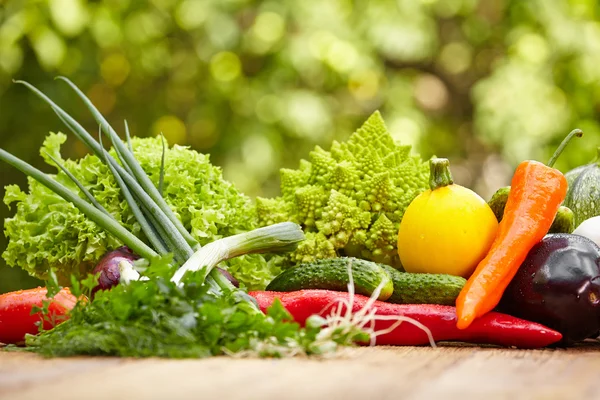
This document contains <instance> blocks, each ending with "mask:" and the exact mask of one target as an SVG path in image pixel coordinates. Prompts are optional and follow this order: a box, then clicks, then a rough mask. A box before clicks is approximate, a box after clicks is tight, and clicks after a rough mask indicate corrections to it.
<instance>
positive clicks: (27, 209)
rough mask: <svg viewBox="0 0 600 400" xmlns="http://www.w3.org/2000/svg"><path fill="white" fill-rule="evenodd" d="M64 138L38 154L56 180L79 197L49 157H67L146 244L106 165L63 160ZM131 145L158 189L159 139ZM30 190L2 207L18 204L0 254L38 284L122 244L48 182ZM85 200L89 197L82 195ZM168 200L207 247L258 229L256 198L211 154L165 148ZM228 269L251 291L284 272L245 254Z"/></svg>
mask: <svg viewBox="0 0 600 400" xmlns="http://www.w3.org/2000/svg"><path fill="white" fill-rule="evenodd" d="M65 140H66V136H65V135H64V134H62V133H51V134H49V135H48V137H47V138H46V140H45V141H44V145H43V146H42V149H41V150H40V154H41V155H42V157H43V158H44V160H45V161H46V163H48V164H49V165H50V166H52V167H53V168H54V169H55V170H56V175H55V179H56V180H57V181H59V182H60V183H62V184H63V185H65V186H67V187H69V188H70V189H71V190H73V191H74V192H76V193H79V189H78V188H77V186H76V185H75V184H73V183H72V182H71V181H70V179H69V178H68V177H67V175H66V174H65V173H63V172H62V171H60V170H58V169H57V167H56V165H55V164H54V162H53V161H52V160H51V159H50V158H49V157H48V156H47V154H51V155H52V156H53V157H55V158H56V159H59V160H62V161H61V162H63V163H64V165H65V167H66V168H67V169H68V170H69V171H70V172H71V173H72V174H73V175H74V176H75V177H76V178H77V179H78V180H79V181H80V182H82V183H83V185H84V186H85V187H86V188H87V189H88V190H89V191H90V192H91V193H92V195H93V196H94V197H95V198H96V199H97V200H98V202H99V203H100V204H101V205H102V206H103V207H104V208H106V210H108V212H110V213H111V214H112V215H113V216H114V217H115V218H116V219H117V220H118V221H119V222H121V223H122V224H123V225H124V226H125V227H126V228H127V229H128V230H130V231H131V232H132V233H133V234H135V235H136V236H138V237H140V238H141V239H142V240H146V238H145V237H144V235H143V233H142V232H141V230H140V227H139V224H138V223H137V222H136V221H135V218H134V216H133V214H132V212H131V210H130V208H129V206H128V204H127V202H126V201H125V200H124V198H123V197H122V195H121V191H120V189H119V188H118V186H117V184H116V182H115V180H114V179H113V177H112V175H111V173H110V171H109V169H108V167H106V166H105V165H104V164H103V163H102V162H101V161H100V160H99V159H98V158H97V157H96V156H93V155H87V156H85V157H83V158H81V159H79V160H63V159H62V157H61V154H60V146H61V145H62V144H63V143H64V142H65ZM132 145H133V150H134V154H135V156H136V158H137V159H138V161H139V163H140V165H141V166H142V168H143V169H144V170H145V171H146V173H147V174H148V176H149V177H150V179H151V180H152V181H153V182H154V183H155V184H156V185H157V184H158V181H159V177H160V165H161V157H162V140H161V138H160V137H157V138H133V140H132ZM113 155H114V153H113ZM28 186H29V188H28V190H27V191H22V190H21V189H19V188H18V187H17V186H16V185H11V186H8V187H7V188H6V193H5V196H4V202H5V203H6V204H7V205H8V206H9V207H11V206H16V213H15V215H14V216H13V217H11V218H7V219H6V220H5V223H4V230H5V235H6V236H7V237H8V239H9V243H8V246H7V248H6V250H5V251H4V253H3V254H2V257H3V258H4V259H5V260H6V262H7V264H8V265H10V266H13V267H15V266H17V267H21V268H23V269H24V270H25V271H27V272H28V273H29V274H30V275H32V276H35V277H37V278H41V279H46V278H47V274H48V272H49V270H50V268H56V269H57V270H58V274H59V278H60V279H61V281H63V282H64V281H65V280H67V279H69V277H70V275H71V274H74V275H76V276H84V274H86V273H88V272H89V271H90V270H91V269H92V268H93V266H94V265H95V263H96V262H97V261H98V260H99V259H100V258H101V257H102V255H103V254H104V253H106V252H107V251H108V250H111V249H113V248H116V247H118V246H120V245H121V243H119V241H118V240H116V239H115V238H113V237H112V236H110V235H108V234H107V233H105V232H104V230H102V229H101V228H99V227H98V226H97V225H96V224H95V223H93V222H92V221H89V220H88V219H87V218H86V217H85V216H84V215H83V214H82V213H81V212H79V210H78V209H77V208H76V207H75V206H73V205H72V204H71V203H68V202H66V201H64V200H63V199H62V198H60V197H59V196H58V195H56V194H54V193H53V192H52V191H50V190H49V189H47V188H46V187H44V186H43V185H41V184H39V183H38V182H36V181H34V180H33V179H29V180H28ZM80 196H81V197H82V198H84V196H83V194H82V193H80ZM163 196H164V198H165V200H166V201H167V203H168V204H169V205H170V206H171V208H172V209H173V211H174V212H175V214H176V215H177V216H178V218H179V219H180V220H181V221H182V222H183V224H184V226H185V227H186V228H187V229H188V230H189V231H190V232H191V233H192V235H193V236H194V237H195V238H196V239H198V241H199V242H200V244H202V245H204V244H206V243H209V242H212V241H213V240H216V239H219V238H222V237H225V236H230V235H233V234H236V233H240V232H244V231H248V230H251V229H254V228H255V227H256V222H255V221H256V213H255V209H254V206H253V203H252V202H251V200H250V199H249V198H248V197H247V196H245V195H244V194H242V193H240V192H239V191H238V190H237V189H236V188H235V187H234V186H233V184H232V183H230V182H228V181H226V180H224V179H223V177H222V173H221V169H220V168H218V167H216V166H214V165H212V164H211V163H210V160H209V157H208V156H207V155H205V154H201V153H198V152H196V151H193V150H191V149H189V148H187V147H183V146H177V145H176V146H173V147H172V148H168V150H167V151H166V154H165V171H164V187H163ZM228 265H231V268H230V269H231V272H232V273H233V274H234V275H235V276H236V278H237V279H238V280H240V282H241V283H242V284H244V285H245V286H246V287H248V288H250V289H260V288H264V286H266V284H267V283H268V282H269V281H270V280H271V279H272V278H273V277H274V276H275V275H276V274H277V273H278V272H279V269H278V268H277V267H276V266H274V265H273V263H271V262H267V260H266V259H265V258H264V257H263V256H258V255H250V256H242V257H239V258H238V259H236V260H232V261H230V262H229V263H228ZM225 267H226V268H228V267H227V266H225Z"/></svg>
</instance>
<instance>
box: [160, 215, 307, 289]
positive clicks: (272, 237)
mask: <svg viewBox="0 0 600 400" xmlns="http://www.w3.org/2000/svg"><path fill="white" fill-rule="evenodd" d="M302 240H304V234H303V233H302V229H301V228H300V226H299V225H297V224H294V223H292V222H281V223H278V224H274V225H269V226H265V227H263V228H258V229H254V230H252V231H250V232H244V233H240V234H238V235H233V236H228V237H226V238H223V239H219V240H216V241H214V242H211V243H209V244H207V245H205V246H204V247H202V248H201V249H200V250H198V251H196V252H195V253H194V255H192V256H191V257H190V258H189V259H188V260H187V261H186V262H185V264H183V265H182V266H181V267H180V268H179V269H178V270H177V272H175V274H174V275H173V278H172V279H171V281H172V282H175V283H177V284H179V283H180V282H181V279H182V278H183V276H184V275H185V274H186V273H187V272H188V271H199V270H200V269H202V268H204V272H203V273H204V277H205V278H206V277H207V276H208V275H209V273H210V272H211V270H212V269H213V267H215V266H216V265H217V264H218V263H220V262H222V261H225V260H228V259H230V258H233V257H238V256H240V255H243V254H254V253H265V252H269V253H271V252H287V251H291V250H294V249H295V248H296V246H297V245H298V243H299V242H301V241H302Z"/></svg>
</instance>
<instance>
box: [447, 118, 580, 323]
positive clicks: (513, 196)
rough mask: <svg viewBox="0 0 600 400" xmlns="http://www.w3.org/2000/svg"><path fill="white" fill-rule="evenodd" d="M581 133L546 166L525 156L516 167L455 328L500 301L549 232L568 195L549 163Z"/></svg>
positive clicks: (562, 179)
mask: <svg viewBox="0 0 600 400" xmlns="http://www.w3.org/2000/svg"><path fill="white" fill-rule="evenodd" d="M582 135H583V133H582V132H581V130H579V129H575V130H573V131H572V132H571V133H569V135H567V137H566V138H565V139H564V140H563V141H562V143H561V144H560V146H559V147H558V149H556V152H555V153H554V155H553V156H552V158H551V159H550V161H549V162H548V165H544V164H542V163H540V162H538V161H530V160H529V161H523V162H522V163H521V164H519V166H518V167H517V169H516V171H515V174H514V176H513V179H512V182H511V189H510V194H509V196H508V200H507V201H506V207H505V208H504V216H503V217H502V221H501V222H500V224H499V225H498V234H497V236H496V239H495V240H494V242H493V243H492V246H491V248H490V250H489V252H488V254H487V255H486V257H485V258H484V259H483V260H481V262H480V263H479V265H477V268H476V269H475V272H474V273H473V275H471V277H470V278H469V279H468V281H467V283H466V285H465V286H464V287H463V289H462V290H461V292H460V294H459V295H458V298H457V299H456V314H457V317H458V322H457V324H456V325H457V327H458V328H460V329H465V328H467V327H468V326H469V325H470V324H471V322H473V320H474V319H475V318H477V317H481V316H482V315H484V314H485V313H487V312H489V311H491V310H492V309H493V308H494V307H496V306H497V305H498V303H499V302H500V299H501V297H502V294H503V293H504V290H505V289H506V287H507V286H508V284H509V283H510V281H511V280H512V279H513V277H514V276H515V274H516V273H517V271H518V270H519V267H520V266H521V264H522V263H523V261H525V258H526V257H527V253H529V251H530V250H531V248H532V247H533V246H534V245H535V244H536V243H538V242H539V241H540V240H542V239H543V238H544V236H545V235H546V234H547V233H548V230H549V229H550V226H551V225H552V222H553V221H554V217H555V216H556V213H557V212H558V208H559V207H560V205H561V203H562V202H563V200H564V199H565V197H566V195H567V179H566V178H565V176H564V175H563V174H562V173H561V172H560V171H558V170H557V169H554V168H552V166H553V165H554V162H555V161H556V159H557V158H558V156H559V155H560V153H562V151H563V149H564V148H565V146H566V145H567V143H568V142H569V141H570V140H571V139H572V138H573V137H574V136H578V137H580V136H582Z"/></svg>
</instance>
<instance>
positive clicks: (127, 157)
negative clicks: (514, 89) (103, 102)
mask: <svg viewBox="0 0 600 400" xmlns="http://www.w3.org/2000/svg"><path fill="white" fill-rule="evenodd" d="M58 79H60V80H63V81H65V82H66V83H67V84H68V85H69V86H70V87H71V89H73V91H74V92H75V93H76V94H77V95H78V96H79V97H80V98H81V100H82V101H83V102H84V104H85V105H86V106H87V108H88V109H89V111H90V112H91V113H92V115H93V116H94V118H95V119H96V122H98V123H99V124H101V125H103V126H104V128H105V130H106V131H107V132H108V135H109V137H110V139H111V141H112V142H113V146H114V147H115V149H116V150H118V151H119V152H121V153H122V155H123V157H124V158H123V159H122V160H121V161H123V162H124V164H125V163H126V164H127V165H128V166H129V168H131V170H132V171H133V173H134V175H135V177H136V178H137V180H138V183H139V184H140V185H141V186H142V188H144V190H145V191H146V192H147V193H148V195H149V196H150V197H151V198H152V200H154V201H155V202H156V204H157V205H158V206H159V207H160V208H161V210H162V211H163V212H164V213H165V215H166V216H167V217H168V218H169V219H170V220H171V222H172V223H173V224H174V225H175V227H176V228H177V230H178V231H179V232H180V233H181V235H182V236H183V238H184V239H185V240H186V242H187V243H188V244H189V245H190V246H192V247H195V246H198V241H197V240H196V239H194V238H193V237H192V235H190V233H189V232H188V231H187V230H186V229H185V227H184V226H183V224H182V223H181V221H179V219H177V217H176V216H175V213H173V211H172V210H171V208H170V207H169V205H168V204H167V202H166V201H165V200H164V199H163V197H162V196H161V195H160V193H159V192H158V190H157V189H156V187H155V186H154V184H153V183H152V181H151V180H150V178H149V177H148V175H146V173H145V172H144V170H143V169H142V167H141V166H140V165H139V163H138V162H137V160H136V159H135V157H134V156H133V154H132V153H131V152H129V151H128V150H127V148H126V147H125V146H124V145H123V143H122V142H121V140H120V139H119V137H118V136H117V133H116V132H115V130H114V129H113V128H112V126H110V124H109V123H108V121H107V120H106V119H105V118H104V116H103V115H102V114H101V113H100V111H98V109H97V108H96V107H95V106H94V105H93V104H92V102H91V101H90V99H88V98H87V96H86V95H85V94H83V92H82V91H81V90H80V89H79V88H78V87H77V86H75V84H74V83H73V82H71V81H70V80H69V79H67V78H65V77H62V76H59V77H58Z"/></svg>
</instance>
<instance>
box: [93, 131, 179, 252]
mask: <svg viewBox="0 0 600 400" xmlns="http://www.w3.org/2000/svg"><path fill="white" fill-rule="evenodd" d="M99 140H100V146H101V147H102V130H100V133H99ZM102 150H103V153H104V161H105V163H106V164H107V165H108V168H109V169H110V172H111V173H112V174H113V176H114V178H115V180H116V181H117V185H119V188H120V189H121V192H122V193H123V197H125V200H126V201H127V204H129V208H131V211H132V212H133V215H134V216H135V219H136V220H137V222H138V223H139V224H140V226H141V228H142V232H144V234H145V235H146V237H147V238H148V240H149V241H150V243H151V244H152V246H154V248H155V249H156V251H157V252H158V254H160V255H165V254H167V253H168V250H167V248H166V246H165V244H164V243H163V241H162V240H161V238H160V237H159V236H158V235H157V233H156V230H155V229H154V227H152V226H151V225H150V224H149V223H148V221H147V220H146V217H145V216H144V214H143V213H142V210H140V207H139V206H138V204H137V203H136V201H135V200H134V198H133V196H132V195H131V192H130V191H129V189H128V188H127V185H125V182H124V181H123V179H122V178H121V176H120V175H119V173H118V172H117V171H116V169H115V168H114V167H113V166H112V164H111V163H110V162H109V161H108V152H107V151H106V150H104V148H102Z"/></svg>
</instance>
